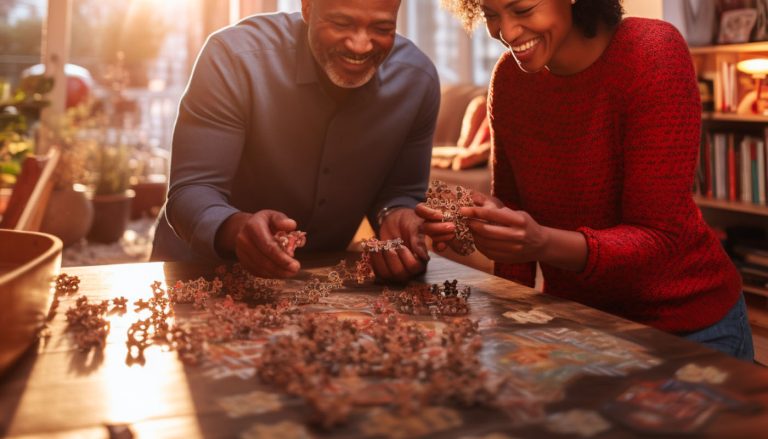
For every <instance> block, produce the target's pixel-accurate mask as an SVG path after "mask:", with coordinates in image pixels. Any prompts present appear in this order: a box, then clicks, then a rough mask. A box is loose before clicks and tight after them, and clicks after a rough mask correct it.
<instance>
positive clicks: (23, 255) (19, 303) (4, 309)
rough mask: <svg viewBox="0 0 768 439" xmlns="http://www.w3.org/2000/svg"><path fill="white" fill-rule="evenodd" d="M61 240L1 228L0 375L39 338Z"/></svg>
mask: <svg viewBox="0 0 768 439" xmlns="http://www.w3.org/2000/svg"><path fill="white" fill-rule="evenodd" d="M61 249H62V244H61V240H60V239H59V238H57V237H55V236H53V235H47V234H45V233H34V232H19V231H15V230H2V229H0V374H2V373H4V372H5V370H7V369H8V368H9V367H10V366H11V364H13V362H14V361H15V360H16V359H17V358H18V357H19V356H20V355H21V354H22V353H24V351H25V350H26V349H27V348H28V347H29V345H30V344H31V343H32V342H33V341H34V340H35V339H36V338H37V333H38V331H39V330H40V328H41V327H42V326H43V324H44V323H45V319H46V317H47V315H48V310H49V308H50V306H51V302H52V301H53V295H54V293H55V277H56V275H57V274H58V273H59V270H60V268H61Z"/></svg>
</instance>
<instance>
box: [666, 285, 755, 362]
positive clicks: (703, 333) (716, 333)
mask: <svg viewBox="0 0 768 439" xmlns="http://www.w3.org/2000/svg"><path fill="white" fill-rule="evenodd" d="M681 335H682V337H684V338H687V339H688V340H691V341H695V342H697V343H701V344H703V345H704V346H707V347H709V348H711V349H714V350H716V351H720V352H723V353H725V354H728V355H730V356H732V357H736V358H738V359H740V360H744V361H749V362H753V361H754V360H755V348H754V347H753V346H752V330H751V329H749V321H748V320H747V305H746V303H745V302H744V294H743V293H742V295H741V296H740V297H739V300H738V301H737V302H736V304H735V305H733V307H732V308H731V309H730V311H728V314H726V315H725V317H723V318H722V319H721V320H720V321H719V322H716V323H715V324H713V325H712V326H708V327H706V328H704V329H700V330H698V331H696V332H691V333H688V334H681Z"/></svg>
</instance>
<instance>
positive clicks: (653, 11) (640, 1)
mask: <svg viewBox="0 0 768 439" xmlns="http://www.w3.org/2000/svg"><path fill="white" fill-rule="evenodd" d="M667 1H669V0H667ZM674 1H679V0H674ZM624 11H625V12H626V16H627V17H647V18H659V19H661V18H662V17H663V1H662V0H624Z"/></svg>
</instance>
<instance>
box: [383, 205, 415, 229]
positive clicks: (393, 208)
mask: <svg viewBox="0 0 768 439" xmlns="http://www.w3.org/2000/svg"><path fill="white" fill-rule="evenodd" d="M406 207H409V206H406V205H404V204H396V205H394V206H387V207H384V208H382V209H381V210H380V211H379V213H377V214H376V223H377V224H378V225H379V227H381V224H382V223H383V222H384V218H386V217H387V216H388V215H389V214H390V213H392V212H394V211H396V210H397V209H403V208H406Z"/></svg>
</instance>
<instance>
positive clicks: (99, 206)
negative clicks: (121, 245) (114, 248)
mask: <svg viewBox="0 0 768 439" xmlns="http://www.w3.org/2000/svg"><path fill="white" fill-rule="evenodd" d="M135 196H136V193H135V192H133V191H132V190H130V189H129V190H127V191H125V192H123V193H119V194H107V195H94V196H93V198H92V199H91V203H92V204H93V225H91V230H90V231H89V232H88V236H87V238H88V241H91V242H99V243H103V244H111V243H113V242H116V241H117V240H119V239H120V238H121V237H122V236H123V233H124V232H125V229H126V228H127V227H128V221H129V219H130V216H131V203H132V202H133V198H134V197H135Z"/></svg>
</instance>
